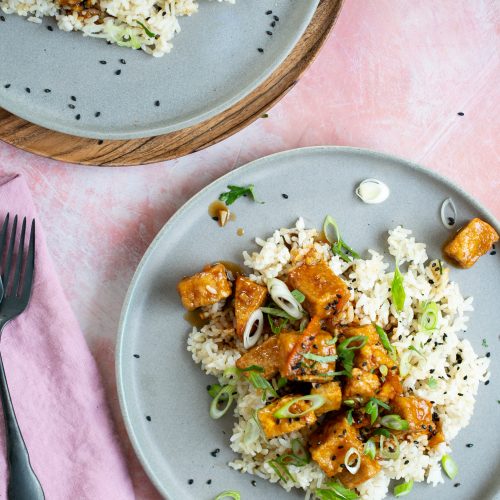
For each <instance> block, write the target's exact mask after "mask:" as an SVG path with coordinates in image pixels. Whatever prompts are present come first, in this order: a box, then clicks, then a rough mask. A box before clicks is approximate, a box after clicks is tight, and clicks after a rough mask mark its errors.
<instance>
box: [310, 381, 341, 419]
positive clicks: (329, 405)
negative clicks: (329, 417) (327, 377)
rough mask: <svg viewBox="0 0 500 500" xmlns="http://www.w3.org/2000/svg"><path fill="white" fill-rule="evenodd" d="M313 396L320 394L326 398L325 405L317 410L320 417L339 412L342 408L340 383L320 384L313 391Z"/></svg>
mask: <svg viewBox="0 0 500 500" xmlns="http://www.w3.org/2000/svg"><path fill="white" fill-rule="evenodd" d="M311 394H319V395H320V396H323V397H324V398H325V404H323V405H322V406H320V407H319V408H318V409H317V410H316V415H317V416H318V417H319V416H320V415H323V414H325V413H328V412H329V411H335V410H339V409H340V407H341V406H342V391H341V390H340V384H339V382H327V383H326V384H319V385H318V386H317V387H314V388H313V389H311Z"/></svg>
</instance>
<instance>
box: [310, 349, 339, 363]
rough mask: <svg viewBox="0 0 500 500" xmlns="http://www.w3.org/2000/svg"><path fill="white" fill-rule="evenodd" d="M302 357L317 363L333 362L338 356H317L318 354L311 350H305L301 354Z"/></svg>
mask: <svg viewBox="0 0 500 500" xmlns="http://www.w3.org/2000/svg"><path fill="white" fill-rule="evenodd" d="M302 357H303V358H306V359H310V360H312V361H317V362H318V363H333V362H334V361H336V360H337V358H338V356H319V355H318V354H313V353H312V352H306V353H305V354H302Z"/></svg>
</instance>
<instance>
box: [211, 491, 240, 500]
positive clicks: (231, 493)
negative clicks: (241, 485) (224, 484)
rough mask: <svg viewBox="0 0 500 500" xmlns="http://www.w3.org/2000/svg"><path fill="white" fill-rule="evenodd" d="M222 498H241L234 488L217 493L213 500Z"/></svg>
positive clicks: (238, 499) (236, 499)
mask: <svg viewBox="0 0 500 500" xmlns="http://www.w3.org/2000/svg"><path fill="white" fill-rule="evenodd" d="M224 498H232V499H233V500H241V495H240V492H239V491H236V490H227V491H223V492H222V493H220V494H219V495H217V496H216V497H215V498H214V500H223V499H224Z"/></svg>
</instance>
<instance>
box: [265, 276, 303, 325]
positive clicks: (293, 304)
mask: <svg viewBox="0 0 500 500" xmlns="http://www.w3.org/2000/svg"><path fill="white" fill-rule="evenodd" d="M267 289H268V290H269V294H270V295H271V298H272V299H273V300H274V302H276V304H277V305H278V307H280V308H281V309H283V311H285V312H286V313H287V314H288V315H290V316H291V317H292V318H293V319H301V318H302V317H303V316H304V310H303V309H302V306H301V305H300V303H299V302H298V301H297V299H296V298H295V297H294V296H293V295H292V293H291V292H290V290H289V289H288V287H287V286H286V284H285V283H284V282H283V281H281V280H279V279H278V278H272V279H270V280H268V281H267ZM264 312H265V311H264Z"/></svg>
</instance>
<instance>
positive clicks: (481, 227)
mask: <svg viewBox="0 0 500 500" xmlns="http://www.w3.org/2000/svg"><path fill="white" fill-rule="evenodd" d="M498 238H499V236H498V233H497V232H496V231H495V229H493V228H492V227H491V226H490V225H489V224H488V223H487V222H484V221H483V220H481V219H478V218H477V217H476V218H475V219H472V220H471V221H470V222H469V223H468V224H467V225H466V226H465V227H463V228H462V229H461V230H460V231H459V232H458V233H457V234H456V235H455V237H454V238H453V239H452V240H451V241H450V242H449V243H448V244H446V245H445V247H444V249H443V252H444V254H445V256H446V257H449V258H450V259H451V260H453V261H454V262H455V263H456V264H458V265H459V266H460V267H463V268H466V269H467V268H469V267H472V266H473V265H474V264H475V263H476V262H477V260H478V259H479V257H481V256H482V255H484V254H485V253H486V252H487V251H488V250H489V249H490V248H491V246H492V245H493V244H494V243H496V242H497V241H498Z"/></svg>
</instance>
